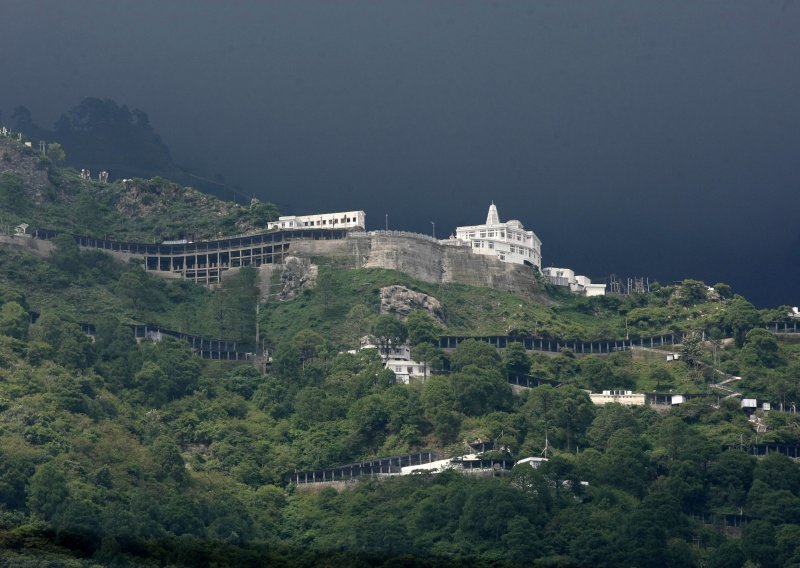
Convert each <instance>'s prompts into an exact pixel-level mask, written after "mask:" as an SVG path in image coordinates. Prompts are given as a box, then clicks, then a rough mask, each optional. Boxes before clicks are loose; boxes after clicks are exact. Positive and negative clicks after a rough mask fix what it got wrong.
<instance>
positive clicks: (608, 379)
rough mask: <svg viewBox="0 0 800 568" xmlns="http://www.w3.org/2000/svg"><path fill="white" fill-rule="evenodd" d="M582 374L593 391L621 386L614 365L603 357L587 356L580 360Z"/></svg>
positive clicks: (584, 380)
mask: <svg viewBox="0 0 800 568" xmlns="http://www.w3.org/2000/svg"><path fill="white" fill-rule="evenodd" d="M580 374H581V377H582V379H583V382H584V384H586V385H588V386H589V387H590V388H591V389H592V392H602V391H603V390H605V389H613V388H617V387H619V384H618V383H617V376H616V374H615V373H614V369H613V367H612V366H611V365H610V364H609V362H608V361H607V360H606V359H603V358H601V357H585V358H583V359H581V361H580Z"/></svg>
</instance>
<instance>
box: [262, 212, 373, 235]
mask: <svg viewBox="0 0 800 568" xmlns="http://www.w3.org/2000/svg"><path fill="white" fill-rule="evenodd" d="M366 223H367V214H366V213H364V212H363V211H344V212H342V213H319V214H316V215H284V216H283V217H278V220H277V221H275V222H273V223H270V224H269V226H268V227H269V228H270V229H362V230H363V229H364V228H365V227H366Z"/></svg>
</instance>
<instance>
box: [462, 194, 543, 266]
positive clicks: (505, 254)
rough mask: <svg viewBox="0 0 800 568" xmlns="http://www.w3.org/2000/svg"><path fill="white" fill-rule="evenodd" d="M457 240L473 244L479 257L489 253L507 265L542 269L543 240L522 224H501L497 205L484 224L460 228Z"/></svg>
mask: <svg viewBox="0 0 800 568" xmlns="http://www.w3.org/2000/svg"><path fill="white" fill-rule="evenodd" d="M455 238H456V239H457V240H459V241H464V242H468V243H470V246H471V247H472V252H474V253H475V254H488V255H492V256H495V257H497V258H498V259H500V260H502V261H503V262H511V263H514V264H527V265H529V266H535V267H537V268H540V269H541V267H542V241H540V240H539V237H537V236H536V234H535V233H534V232H533V231H526V230H525V228H524V227H523V226H522V223H520V222H519V221H517V220H516V219H515V220H511V221H506V222H505V223H501V222H500V216H499V215H498V213H497V207H496V206H495V204H494V202H492V204H491V205H490V206H489V214H488V215H487V216H486V223H485V224H483V225H470V226H467V227H456V235H455Z"/></svg>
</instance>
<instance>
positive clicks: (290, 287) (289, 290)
mask: <svg viewBox="0 0 800 568" xmlns="http://www.w3.org/2000/svg"><path fill="white" fill-rule="evenodd" d="M318 272H319V268H318V267H317V266H316V265H315V264H311V261H310V260H308V259H306V258H297V257H294V256H289V257H286V260H285V261H284V263H283V265H282V270H281V289H280V292H279V294H280V299H281V300H291V299H292V298H294V297H295V296H297V295H298V294H299V293H300V292H302V291H303V290H305V289H306V288H311V287H312V286H314V284H315V283H316V282H317V274H318Z"/></svg>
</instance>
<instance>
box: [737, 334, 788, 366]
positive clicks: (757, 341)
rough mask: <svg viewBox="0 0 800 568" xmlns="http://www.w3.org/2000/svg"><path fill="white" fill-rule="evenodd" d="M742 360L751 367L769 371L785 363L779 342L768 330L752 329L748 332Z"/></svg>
mask: <svg viewBox="0 0 800 568" xmlns="http://www.w3.org/2000/svg"><path fill="white" fill-rule="evenodd" d="M742 358H743V359H744V360H745V361H747V362H748V363H749V364H751V365H754V366H764V367H767V368H769V369H773V368H775V367H777V366H779V365H781V364H782V363H784V360H783V357H782V356H781V352H780V347H779V346H778V341H777V340H776V339H775V336H774V335H773V334H772V333H770V332H769V331H767V330H766V329H751V330H750V331H749V332H747V338H746V340H745V344H744V348H743V349H742Z"/></svg>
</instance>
